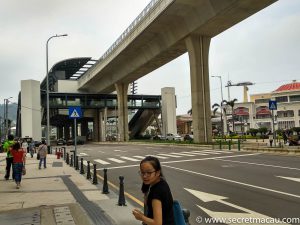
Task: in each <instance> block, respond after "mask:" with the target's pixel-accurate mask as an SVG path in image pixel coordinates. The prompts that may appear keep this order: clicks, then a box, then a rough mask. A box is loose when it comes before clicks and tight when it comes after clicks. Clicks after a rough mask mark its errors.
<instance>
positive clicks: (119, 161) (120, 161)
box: [107, 158, 125, 163]
mask: <svg viewBox="0 0 300 225" xmlns="http://www.w3.org/2000/svg"><path fill="white" fill-rule="evenodd" d="M107 159H109V160H110V161H113V162H116V163H124V162H125V161H123V160H120V159H116V158H107Z"/></svg>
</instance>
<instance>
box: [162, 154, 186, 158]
mask: <svg viewBox="0 0 300 225" xmlns="http://www.w3.org/2000/svg"><path fill="white" fill-rule="evenodd" d="M158 155H159V156H161V155H162V156H167V157H173V158H180V157H182V156H178V155H171V154H158Z"/></svg>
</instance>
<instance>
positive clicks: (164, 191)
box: [147, 179, 175, 225]
mask: <svg viewBox="0 0 300 225" xmlns="http://www.w3.org/2000/svg"><path fill="white" fill-rule="evenodd" d="M153 199H157V200H160V201H161V205H162V224H163V225H174V224H175V222H174V213H173V197H172V194H171V190H170V188H169V185H168V184H167V182H166V181H165V180H163V179H161V180H160V181H159V182H158V183H156V184H154V185H153V186H152V187H151V188H150V192H149V194H148V197H147V217H149V218H151V219H153V208H152V200H153Z"/></svg>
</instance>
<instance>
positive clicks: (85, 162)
mask: <svg viewBox="0 0 300 225" xmlns="http://www.w3.org/2000/svg"><path fill="white" fill-rule="evenodd" d="M83 165H85V166H87V165H88V163H87V161H86V160H83ZM90 166H91V167H92V166H93V163H90Z"/></svg>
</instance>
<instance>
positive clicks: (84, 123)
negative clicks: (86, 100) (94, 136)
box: [81, 120, 89, 141]
mask: <svg viewBox="0 0 300 225" xmlns="http://www.w3.org/2000/svg"><path fill="white" fill-rule="evenodd" d="M88 131H89V127H88V122H87V121H86V120H83V121H82V122H81V136H85V137H86V141H87V140H88Z"/></svg>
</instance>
